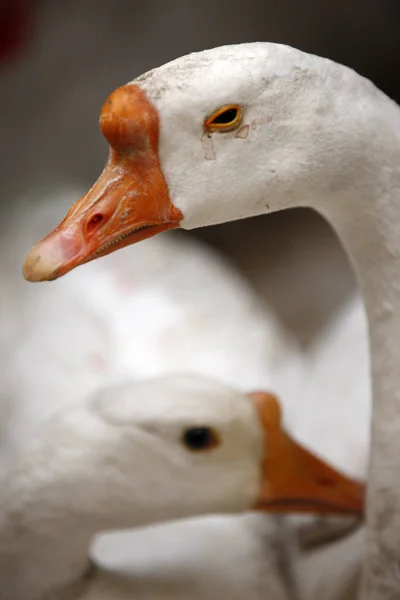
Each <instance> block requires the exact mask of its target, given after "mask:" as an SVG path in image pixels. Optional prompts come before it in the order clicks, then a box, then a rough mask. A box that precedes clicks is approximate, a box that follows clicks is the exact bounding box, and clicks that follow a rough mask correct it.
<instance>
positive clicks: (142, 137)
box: [23, 85, 182, 281]
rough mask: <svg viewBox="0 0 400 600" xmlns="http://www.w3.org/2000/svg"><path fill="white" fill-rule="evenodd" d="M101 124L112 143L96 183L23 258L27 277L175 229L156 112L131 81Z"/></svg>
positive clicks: (38, 277) (48, 276)
mask: <svg viewBox="0 0 400 600" xmlns="http://www.w3.org/2000/svg"><path fill="white" fill-rule="evenodd" d="M100 127H101V130H102V132H103V134H104V136H105V137H106V138H107V140H108V141H109V143H110V154H109V158H108V161H107V164H106V166H105V168H104V171H103V173H102V174H101V176H100V178H99V179H98V181H97V182H96V183H95V184H94V186H93V187H92V188H91V189H90V190H89V192H88V193H87V194H85V195H84V196H83V197H82V198H80V199H79V200H78V201H77V202H76V203H75V204H74V206H73V207H72V208H71V210H70V211H69V213H68V214H67V216H66V217H65V219H64V220H63V221H62V222H61V223H60V225H58V227H56V229H55V230H54V231H53V232H51V233H50V234H49V235H47V236H46V237H45V238H44V239H43V240H41V241H40V242H38V243H37V244H36V245H35V246H34V247H33V248H32V250H31V251H30V253H29V254H28V256H27V257H26V259H25V263H24V266H23V274H24V277H25V279H27V280H28V281H50V280H52V279H57V277H60V276H61V275H64V274H65V273H68V271H71V269H74V268H75V267H77V266H79V265H81V264H83V263H86V262H89V261H91V260H93V259H95V258H100V257H101V256H105V255H106V254H110V253H111V252H114V251H115V250H119V249H120V248H123V247H125V246H129V245H130V244H134V243H135V242H138V241H141V240H144V239H145V238H148V237H150V236H153V235H155V234H157V233H160V232H162V231H166V230H168V229H174V228H177V227H179V223H180V221H181V219H182V214H181V212H180V211H179V210H177V209H176V208H175V207H174V206H173V204H172V203H171V201H170V199H169V194H168V187H167V184H166V182H165V179H164V175H163V172H162V169H161V166H160V161H159V157H158V114H157V111H156V109H155V108H154V106H153V105H152V104H151V103H150V102H149V101H148V100H147V98H146V96H145V94H144V92H142V90H141V89H140V88H139V87H137V86H135V85H126V86H123V87H122V88H119V89H117V90H116V91H115V92H114V93H113V94H111V96H110V97H109V98H108V100H107V101H106V103H105V104H104V106H103V109H102V112H101V117H100Z"/></svg>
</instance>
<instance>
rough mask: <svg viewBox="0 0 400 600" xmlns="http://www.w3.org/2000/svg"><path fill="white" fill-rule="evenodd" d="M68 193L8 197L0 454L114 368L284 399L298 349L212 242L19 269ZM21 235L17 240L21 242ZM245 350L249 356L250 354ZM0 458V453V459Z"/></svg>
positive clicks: (0, 302) (175, 240)
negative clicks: (37, 281)
mask: <svg viewBox="0 0 400 600" xmlns="http://www.w3.org/2000/svg"><path fill="white" fill-rule="evenodd" d="M74 194H76V190H74V189H71V188H65V189H64V190H61V191H59V192H58V193H57V201H54V197H53V195H51V196H52V197H51V198H49V197H47V199H45V200H43V199H42V200H38V198H37V197H34V198H31V199H29V202H26V203H23V202H20V203H19V204H17V205H16V206H15V207H14V210H13V211H10V213H9V219H10V222H9V224H5V231H6V232H7V233H5V236H4V239H3V241H2V247H3V252H2V261H1V264H0V278H1V281H3V282H5V284H4V285H2V286H0V306H1V311H0V355H1V359H2V377H3V381H2V389H1V390H0V396H1V398H0V400H1V401H0V410H1V409H2V410H3V418H2V419H1V426H0V434H1V444H0V449H1V452H2V456H3V457H5V455H6V453H8V454H9V453H10V452H12V449H13V448H15V447H16V446H18V445H19V444H21V443H22V444H23V443H24V440H25V438H26V436H27V435H28V433H29V432H30V431H34V429H35V427H36V425H37V423H38V422H41V421H42V420H46V419H47V417H48V416H49V414H51V413H52V412H54V411H55V410H58V409H59V408H60V407H61V406H63V405H65V404H68V403H70V402H73V401H75V400H78V399H79V398H83V397H85V396H86V395H87V394H88V393H90V392H92V391H95V390H96V389H98V387H99V386H101V385H103V384H104V383H105V382H110V380H113V379H116V380H118V379H120V378H121V377H129V378H132V377H137V378H141V377H150V376H154V375H160V374H165V373H172V372H176V371H179V372H192V373H195V374H199V375H204V376H208V377H212V378H217V379H218V380H219V381H221V382H222V383H227V384H229V385H233V386H235V387H237V388H239V389H242V390H246V389H251V388H264V389H265V388H266V389H268V388H269V389H274V390H276V392H277V393H279V394H281V396H282V397H284V398H285V402H286V403H287V404H290V401H291V399H293V402H295V401H296V402H297V397H298V396H297V390H298V389H299V386H300V385H301V383H302V382H303V379H304V369H305V366H304V363H305V362H306V358H305V356H304V355H303V353H302V352H301V351H300V348H299V345H298V344H297V343H296V340H295V339H294V338H293V336H290V335H289V333H288V332H287V331H285V330H284V328H283V326H282V325H281V324H280V322H279V320H278V318H277V317H276V316H275V314H274V312H273V310H272V309H271V308H270V307H268V306H266V305H265V304H264V303H262V302H260V301H259V300H258V299H257V297H256V295H255V294H254V292H253V291H252V290H251V289H250V287H249V286H248V285H247V283H246V281H245V279H244V278H242V277H241V276H240V275H239V273H238V272H237V271H236V270H235V269H233V268H231V267H230V265H229V264H228V263H227V262H226V261H224V260H223V259H222V258H221V257H220V256H219V255H218V254H217V253H216V252H215V251H212V250H210V249H208V248H207V247H206V246H205V245H203V244H201V243H198V242H194V241H193V240H190V239H187V238H185V237H181V236H178V237H176V236H174V235H172V237H170V236H168V235H166V236H163V237H160V238H156V239H154V240H149V241H148V242H146V243H145V244H143V245H141V246H138V247H136V248H127V249H126V250H125V251H124V252H122V253H117V254H115V255H112V256H110V257H108V258H107V259H105V260H104V261H101V262H95V263H91V264H90V265H87V266H86V267H85V268H83V269H82V270H79V271H76V272H74V273H71V275H70V276H68V277H67V278H64V279H62V280H60V281H58V282H55V283H54V284H53V285H51V286H44V287H41V286H38V287H37V286H30V285H27V284H26V282H24V280H23V279H22V278H21V277H20V261H21V259H22V257H23V254H24V251H25V248H26V243H27V240H30V239H32V240H33V239H35V236H37V235H40V234H41V233H44V231H46V229H47V228H49V227H50V226H51V224H52V223H54V222H56V220H57V218H59V215H60V213H62V211H63V210H65V207H66V206H68V205H69V204H70V203H71V201H72V198H73V197H74ZM28 243H29V241H28ZM250 357H251V359H250ZM0 462H1V461H0Z"/></svg>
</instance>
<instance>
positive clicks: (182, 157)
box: [24, 43, 400, 597]
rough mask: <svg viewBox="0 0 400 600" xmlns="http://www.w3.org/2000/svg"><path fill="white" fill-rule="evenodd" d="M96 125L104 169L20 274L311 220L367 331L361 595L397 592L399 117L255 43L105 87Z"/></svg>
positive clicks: (352, 82)
mask: <svg viewBox="0 0 400 600" xmlns="http://www.w3.org/2000/svg"><path fill="white" fill-rule="evenodd" d="M100 125H101V129H102V131H103V134H104V135H105V137H106V138H107V140H108V142H109V143H110V155H109V160H108V162H107V165H106V167H105V169H104V171H103V173H102V175H101V176H100V178H99V180H98V181H97V183H96V184H95V185H94V186H93V187H92V188H91V190H90V191H89V192H88V194H86V195H85V196H84V197H83V198H81V199H80V200H79V201H78V202H77V203H76V204H75V205H74V207H73V208H72V209H71V211H70V212H69V213H68V215H67V217H66V219H65V220H64V221H63V222H62V224H61V225H60V226H59V227H57V228H56V229H55V231H54V232H53V233H51V234H49V235H48V236H47V237H46V238H45V239H44V240H42V241H41V242H39V243H38V244H37V245H36V246H35V247H34V248H33V249H32V251H31V252H30V253H29V255H28V257H27V258H26V261H25V265H24V273H25V276H26V278H27V279H29V280H31V281H40V280H50V279H55V278H57V277H59V276H60V275H63V274H64V273H66V272H67V271H69V270H71V269H72V268H74V267H76V266H77V265H79V264H82V263H83V262H86V261H89V260H92V259H94V258H97V257H100V256H103V255H105V254H108V253H110V252H113V251H114V250H117V249H119V248H122V247H124V246H126V245H129V244H132V243H134V242H136V241H139V240H141V239H144V238H147V237H150V236H152V235H155V234H157V233H159V232H160V231H165V230H168V229H172V228H177V227H183V228H185V229H192V228H194V227H201V226H205V225H211V224H215V223H220V222H225V221H230V220H235V219H240V218H243V217H249V216H254V215H258V214H262V213H268V212H270V211H275V210H281V209H286V208H290V207H294V206H310V207H311V208H313V209H315V210H317V211H319V212H320V213H321V214H322V215H323V216H324V217H325V218H326V219H327V220H328V221H329V222H330V223H331V224H332V226H333V227H334V229H335V230H336V231H337V233H338V235H339V236H340V238H341V239H342V241H343V243H344V245H345V247H346V249H347V251H348V253H349V256H350V257H351V259H352V262H353V264H354V267H355V270H356V272H357V275H358V279H359V281H360V285H361V290H362V294H363V298H364V301H365V305H366V310H367V315H368V322H369V332H370V344H371V373H372V378H373V394H374V400H375V402H374V420H373V428H374V435H373V441H374V445H373V449H372V455H371V462H372V475H373V476H372V477H371V479H370V486H371V490H370V495H369V499H370V505H369V509H370V512H369V514H370V527H371V531H370V536H369V542H370V544H369V546H368V549H369V552H368V558H369V561H370V562H369V571H368V573H367V578H366V584H367V585H366V587H365V589H366V590H368V592H366V593H368V594H371V596H370V597H372V596H373V595H374V594H375V593H376V594H383V593H385V594H386V596H387V597H392V596H394V595H396V594H397V593H398V584H397V580H396V578H395V577H393V572H394V571H395V570H396V569H397V564H398V559H399V556H400V529H399V528H400V521H399V520H398V519H397V517H396V515H397V510H398V506H399V504H400V479H399V477H398V457H399V455H400V436H399V428H398V427H397V426H396V422H397V416H398V415H399V413H400V370H399V368H398V365H399V362H400V346H399V344H398V339H399V337H400V286H399V285H398V283H397V282H398V281H400V261H399V255H400V241H399V235H398V232H399V229H400V206H399V202H398V193H399V187H400V183H399V181H400V171H399V164H400V110H399V107H398V106H397V105H396V104H395V103H394V102H393V101H392V100H390V99H389V98H388V97H387V96H385V95H384V94H383V93H382V92H380V91H379V90H378V89H377V88H376V87H375V86H374V85H373V84H372V83H371V82H370V81H368V80H366V79H364V78H363V77H361V76H360V75H358V74H357V73H355V72H354V71H352V70H351V69H349V68H347V67H344V66H342V65H338V64H335V63H334V62H332V61H329V60H327V59H324V58H320V57H317V56H312V55H309V54H306V53H303V52H300V51H299V50H296V49H293V48H290V47H287V46H284V45H279V44H271V43H253V44H243V45H233V46H224V47H221V48H215V49H213V50H206V51H204V52H200V53H197V54H192V55H189V56H185V57H182V58H179V59H177V60H176V61H173V62H171V63H169V64H167V65H164V66H162V67H159V68H158V69H154V70H153V71H151V72H149V73H146V74H145V75H143V76H141V77H139V78H138V79H136V80H135V81H133V82H131V83H130V84H127V85H124V86H122V87H121V88H118V89H117V90H116V91H115V92H114V93H112V94H111V96H110V97H109V98H108V99H107V100H106V102H105V104H104V106H103V109H102V113H101V117H100ZM383 467H384V468H383ZM382 590H385V591H384V592H383V591H382Z"/></svg>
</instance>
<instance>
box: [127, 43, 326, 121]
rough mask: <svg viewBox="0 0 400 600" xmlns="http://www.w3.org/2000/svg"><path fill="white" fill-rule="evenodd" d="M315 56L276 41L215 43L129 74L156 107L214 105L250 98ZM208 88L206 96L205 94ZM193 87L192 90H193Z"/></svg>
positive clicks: (309, 62)
mask: <svg viewBox="0 0 400 600" xmlns="http://www.w3.org/2000/svg"><path fill="white" fill-rule="evenodd" d="M313 59H316V60H318V59H317V58H316V57H311V56H310V55H306V54H304V53H302V52H301V51H299V50H295V49H293V48H290V47H288V46H283V45H280V44H272V43H263V42H255V43H252V44H239V45H233V46H221V47H219V48H213V49H211V50H204V51H202V52H197V53H192V54H189V55H187V56H183V57H180V58H178V59H176V60H174V61H172V62H169V63H166V64H165V65H162V66H160V67H158V68H156V69H153V70H152V71H149V72H148V73H145V74H144V75H141V76H140V77H138V78H137V79H135V80H134V81H133V82H132V83H135V84H138V85H139V86H140V87H141V88H142V89H143V91H144V92H145V93H146V94H147V96H148V97H149V99H150V100H151V101H153V102H154V103H155V104H156V105H157V106H158V107H161V108H164V107H165V106H169V107H175V108H178V109H179V106H181V105H184V104H186V105H187V101H188V100H190V103H191V105H192V106H199V105H203V106H204V107H205V108H206V109H207V108H211V109H212V108H215V106H214V105H215V103H217V104H218V103H223V102H228V101H231V102H232V101H234V99H232V94H236V95H237V96H238V100H239V101H242V102H245V101H250V100H251V99H252V98H254V96H255V94H256V93H257V92H259V90H260V87H261V88H264V87H265V86H266V85H267V84H268V83H269V82H270V81H271V80H272V79H275V78H279V77H284V76H286V75H288V74H289V73H290V72H292V71H293V70H298V69H300V68H302V67H309V66H310V65H311V64H312V63H314V62H315V61H314V60H313ZM210 90H212V96H210ZM194 91H195V92H196V94H194Z"/></svg>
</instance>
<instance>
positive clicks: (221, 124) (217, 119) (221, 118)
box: [204, 104, 242, 131]
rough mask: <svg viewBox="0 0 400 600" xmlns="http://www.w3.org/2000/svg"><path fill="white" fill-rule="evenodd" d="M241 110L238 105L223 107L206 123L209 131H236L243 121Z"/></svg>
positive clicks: (205, 125) (207, 119)
mask: <svg viewBox="0 0 400 600" xmlns="http://www.w3.org/2000/svg"><path fill="white" fill-rule="evenodd" d="M241 114H242V113H241V109H240V106H239V105H237V104H229V105H228V106H222V107H221V108H219V109H218V110H216V111H215V112H214V113H213V114H212V115H211V116H209V117H207V118H206V120H205V121H204V127H205V129H206V130H208V131H230V130H232V129H235V128H236V127H237V126H238V125H239V124H240V121H241Z"/></svg>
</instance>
